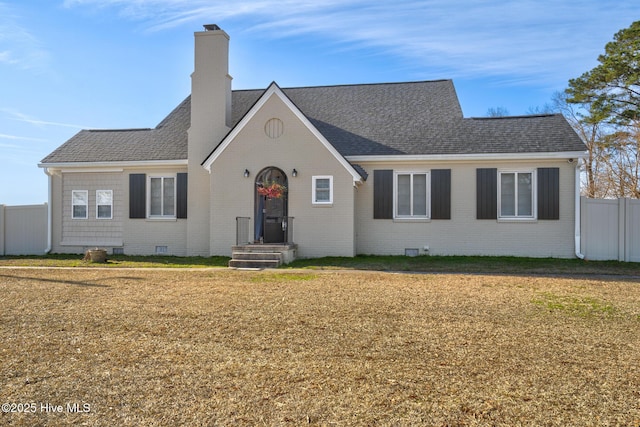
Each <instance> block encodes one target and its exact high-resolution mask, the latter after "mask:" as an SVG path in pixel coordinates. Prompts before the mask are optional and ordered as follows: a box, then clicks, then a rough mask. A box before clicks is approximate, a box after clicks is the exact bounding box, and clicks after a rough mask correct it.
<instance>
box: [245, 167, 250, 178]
mask: <svg viewBox="0 0 640 427" xmlns="http://www.w3.org/2000/svg"><path fill="white" fill-rule="evenodd" d="M244 177H245V178H249V169H245V170H244Z"/></svg>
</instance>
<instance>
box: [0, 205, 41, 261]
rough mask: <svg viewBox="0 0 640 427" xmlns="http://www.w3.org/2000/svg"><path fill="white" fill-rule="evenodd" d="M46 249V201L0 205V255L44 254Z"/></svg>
mask: <svg viewBox="0 0 640 427" xmlns="http://www.w3.org/2000/svg"><path fill="white" fill-rule="evenodd" d="M46 249H47V204H46V203H45V204H43V205H26V206H5V205H0V255H42V254H44V251H45V250H46Z"/></svg>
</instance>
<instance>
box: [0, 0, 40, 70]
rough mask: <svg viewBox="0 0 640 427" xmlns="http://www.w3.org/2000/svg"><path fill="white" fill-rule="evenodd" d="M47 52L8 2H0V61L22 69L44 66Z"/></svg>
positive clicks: (35, 68) (37, 68) (34, 68)
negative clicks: (24, 25) (23, 24)
mask: <svg viewBox="0 0 640 427" xmlns="http://www.w3.org/2000/svg"><path fill="white" fill-rule="evenodd" d="M48 61H49V53H48V52H47V51H45V50H44V49H43V48H42V46H41V43H40V41H39V40H38V39H36V37H34V36H33V35H32V34H31V33H30V32H29V31H28V30H27V29H26V28H25V27H23V26H22V25H21V24H20V17H19V16H17V15H16V13H15V11H14V9H12V8H11V7H10V6H9V5H8V4H6V3H3V2H0V63H4V64H7V65H11V66H15V67H18V68H20V69H23V70H32V71H41V70H43V69H44V68H46V65H47V64H48Z"/></svg>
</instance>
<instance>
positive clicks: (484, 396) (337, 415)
mask: <svg viewBox="0 0 640 427" xmlns="http://www.w3.org/2000/svg"><path fill="white" fill-rule="evenodd" d="M639 331H640V283H638V282H635V281H631V280H601V279H570V278H561V279H551V278H542V277H537V278H529V277H520V276H465V275H404V274H388V273H374V272H364V273H356V272H350V273H348V274H343V273H335V272H333V273H331V272H313V273H296V272H293V273H287V272H277V273H273V272H238V271H235V272H234V271H226V270H225V271H178V270H176V271H151V270H129V271H127V270H29V269H20V270H18V269H16V270H12V269H4V270H0V332H1V333H2V341H0V360H2V364H1V365H0V403H2V404H5V403H8V404H12V405H10V406H9V407H6V406H3V412H2V413H0V424H3V425H25V426H26V425H45V424H55V425H79V424H83V425H92V426H111V425H131V426H134V425H135V426H139V425H230V424H244V425H256V424H265V425H299V424H318V425H412V424H414V425H415V424H426V425H448V426H462V425H464V426H475V425H478V426H480V425H483V426H484V425H492V426H493V425H505V426H507V425H525V424H526V425H550V426H552V425H558V426H560V425H562V426H564V425H585V426H591V425H632V426H638V425H640V406H639V402H640V391H639V390H640V368H639V366H640V355H639V354H638V351H637V349H638V348H640V333H639ZM19 404H22V406H19ZM32 404H33V406H32ZM59 407H61V408H62V410H61V411H55V409H59ZM6 408H8V411H5V409H6ZM25 408H26V410H25ZM32 408H33V410H31V409H32ZM25 412H27V413H25Z"/></svg>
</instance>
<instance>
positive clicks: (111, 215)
mask: <svg viewBox="0 0 640 427" xmlns="http://www.w3.org/2000/svg"><path fill="white" fill-rule="evenodd" d="M99 192H104V193H109V194H111V204H110V205H99V204H98V193H99ZM98 206H110V207H111V209H110V211H109V214H110V215H109V216H108V217H106V216H105V217H100V216H98V211H99V210H100V209H98ZM96 219H100V220H102V219H113V190H96Z"/></svg>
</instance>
